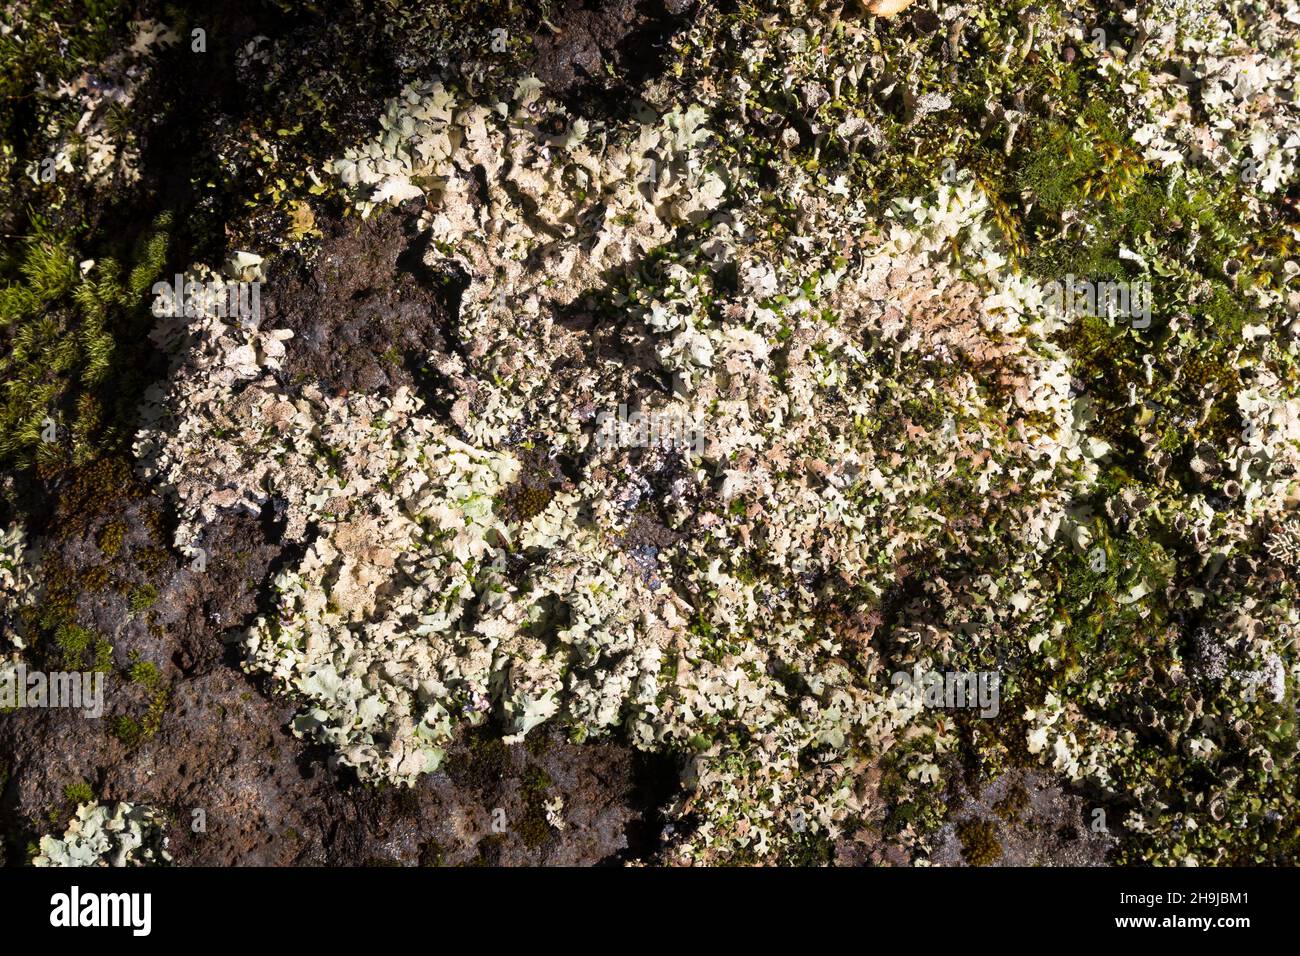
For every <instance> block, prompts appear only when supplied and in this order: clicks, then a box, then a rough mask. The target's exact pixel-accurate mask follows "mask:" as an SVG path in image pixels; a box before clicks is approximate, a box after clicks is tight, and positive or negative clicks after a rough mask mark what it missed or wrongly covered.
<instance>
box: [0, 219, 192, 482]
mask: <svg viewBox="0 0 1300 956" xmlns="http://www.w3.org/2000/svg"><path fill="white" fill-rule="evenodd" d="M169 226H170V223H169V221H168V220H166V219H161V220H160V221H159V222H158V223H157V224H156V229H155V232H154V233H153V235H152V236H150V237H148V238H146V239H145V240H144V241H143V242H142V243H141V245H140V246H139V248H138V249H137V258H136V261H135V268H134V269H132V270H131V271H130V273H129V275H127V276H123V274H122V273H123V270H122V267H121V266H120V265H119V264H118V261H117V260H116V259H115V258H113V257H112V256H110V255H100V256H98V257H93V258H94V259H95V264H94V266H93V267H91V268H90V270H89V271H88V272H84V273H83V272H82V271H81V270H79V269H78V268H77V262H78V260H79V259H83V258H87V257H86V256H84V255H83V254H82V253H81V252H80V251H78V250H74V249H73V247H72V245H71V240H70V239H68V238H67V237H63V238H55V237H54V236H53V235H52V234H51V233H50V232H48V231H47V229H46V227H45V226H44V225H43V224H42V223H40V222H39V221H38V222H37V223H36V224H35V225H34V226H33V234H32V235H31V236H30V237H29V238H28V239H27V241H26V243H25V244H24V246H23V247H22V252H21V254H20V255H19V256H17V257H15V258H13V259H0V282H5V284H4V285H0V343H2V344H3V345H4V348H3V349H0V381H2V382H3V386H4V387H3V390H2V391H3V399H0V463H10V464H13V465H16V466H18V467H19V468H26V467H30V466H32V465H37V466H39V467H38V470H39V472H40V473H41V474H43V475H52V474H54V473H55V472H57V471H58V470H60V469H61V468H64V467H67V466H69V465H82V464H85V463H87V462H89V461H91V460H93V459H94V458H96V457H98V456H99V455H100V454H101V452H102V451H103V450H105V449H108V448H111V447H118V448H121V447H124V446H125V445H126V444H127V443H128V442H129V440H130V438H131V435H132V432H133V430H134V425H135V417H134V411H135V397H136V395H137V394H138V391H139V389H140V388H142V387H143V375H144V372H145V368H144V363H141V362H137V361H131V360H130V359H129V358H128V353H127V352H126V351H124V350H122V349H121V348H119V345H120V340H119V337H118V333H119V332H120V333H121V334H122V335H124V336H130V335H132V333H139V332H141V331H143V325H142V321H143V316H144V315H145V314H146V313H147V310H146V308H145V305H144V302H145V297H144V292H145V290H146V289H147V288H148V287H149V283H151V282H152V280H153V277H154V276H156V275H158V274H160V272H161V269H162V265H163V258H164V257H165V253H166V242H165V240H164V241H163V242H162V243H161V246H160V245H159V242H158V241H157V237H158V236H163V235H165V233H166V230H167V229H168V228H169ZM5 280H7V281H5ZM127 316H133V317H134V320H133V321H127ZM132 341H135V340H134V339H132ZM138 347H139V345H138V342H137V343H136V344H135V345H133V348H138ZM133 382H134V383H136V384H135V385H132V384H130V383H133Z"/></svg>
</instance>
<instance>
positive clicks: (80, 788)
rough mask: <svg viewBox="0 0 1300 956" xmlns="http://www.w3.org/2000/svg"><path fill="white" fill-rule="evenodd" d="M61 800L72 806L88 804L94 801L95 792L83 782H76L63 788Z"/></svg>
mask: <svg viewBox="0 0 1300 956" xmlns="http://www.w3.org/2000/svg"><path fill="white" fill-rule="evenodd" d="M63 798H64V799H65V800H66V801H67V802H68V803H70V804H74V805H79V804H83V803H90V802H92V801H93V800H94V799H95V791H94V790H92V789H91V788H90V784H88V783H86V782H85V781H84V780H78V781H77V782H76V783H70V784H68V785H67V786H66V787H64V788H63Z"/></svg>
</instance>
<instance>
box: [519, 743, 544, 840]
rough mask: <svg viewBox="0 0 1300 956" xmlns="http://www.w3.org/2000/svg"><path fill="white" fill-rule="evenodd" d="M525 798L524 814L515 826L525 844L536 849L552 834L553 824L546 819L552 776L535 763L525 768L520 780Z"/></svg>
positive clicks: (520, 786) (521, 791)
mask: <svg viewBox="0 0 1300 956" xmlns="http://www.w3.org/2000/svg"><path fill="white" fill-rule="evenodd" d="M519 788H520V793H521V794H522V796H523V800H524V815H523V819H521V820H520V821H519V824H518V826H517V827H516V828H515V829H516V830H517V832H518V833H519V837H520V839H522V840H523V841H524V846H526V847H528V849H530V850H536V849H537V848H538V847H540V846H542V845H543V844H544V843H545V842H546V841H547V840H548V839H549V838H550V836H551V825H550V823H549V822H547V819H546V797H547V794H548V793H549V792H550V789H551V777H550V775H549V774H548V773H547V772H546V771H545V770H543V769H542V768H541V767H538V766H537V765H535V764H529V765H528V766H527V767H526V768H524V772H523V775H522V776H521V777H520V781H519Z"/></svg>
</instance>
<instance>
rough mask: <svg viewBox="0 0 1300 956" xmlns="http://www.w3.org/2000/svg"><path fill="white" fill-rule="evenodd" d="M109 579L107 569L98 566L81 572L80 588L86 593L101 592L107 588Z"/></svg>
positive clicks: (100, 565)
mask: <svg viewBox="0 0 1300 956" xmlns="http://www.w3.org/2000/svg"><path fill="white" fill-rule="evenodd" d="M110 578H111V575H110V574H109V570H108V568H106V567H104V566H103V565H102V564H98V565H95V566H94V567H93V568H86V570H84V571H82V572H81V586H82V587H83V588H85V589H86V590H87V591H102V590H104V589H105V588H106V587H108V584H109V580H110Z"/></svg>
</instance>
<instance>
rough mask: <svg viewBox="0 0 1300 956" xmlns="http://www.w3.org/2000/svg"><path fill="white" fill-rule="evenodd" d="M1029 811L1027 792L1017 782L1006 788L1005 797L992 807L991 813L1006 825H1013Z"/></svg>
mask: <svg viewBox="0 0 1300 956" xmlns="http://www.w3.org/2000/svg"><path fill="white" fill-rule="evenodd" d="M1027 809H1029V791H1028V790H1026V789H1025V785H1024V784H1023V783H1020V782H1019V781H1017V782H1016V783H1014V784H1012V785H1011V786H1010V787H1008V788H1007V793H1006V796H1004V797H1003V798H1002V799H1001V800H999V801H998V802H997V803H995V804H994V805H993V812H994V813H996V814H997V815H998V816H1000V817H1001V818H1002V819H1003V820H1006V821H1007V822H1008V823H1015V822H1016V821H1018V820H1019V819H1020V815H1021V814H1022V813H1024V812H1025V811H1026V810H1027Z"/></svg>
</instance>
